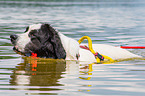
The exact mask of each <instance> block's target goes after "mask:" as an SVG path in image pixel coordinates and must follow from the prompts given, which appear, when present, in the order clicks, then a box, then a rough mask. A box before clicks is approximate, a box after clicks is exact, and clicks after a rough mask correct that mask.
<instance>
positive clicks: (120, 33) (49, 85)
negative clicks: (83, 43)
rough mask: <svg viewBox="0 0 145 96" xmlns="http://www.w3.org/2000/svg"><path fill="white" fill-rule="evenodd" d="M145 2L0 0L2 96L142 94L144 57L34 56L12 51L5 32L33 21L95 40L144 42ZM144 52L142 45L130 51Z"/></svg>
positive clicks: (19, 30)
mask: <svg viewBox="0 0 145 96" xmlns="http://www.w3.org/2000/svg"><path fill="white" fill-rule="evenodd" d="M144 9H145V1H144V0H90V1H89V0H69V1H67V0H35V1H34V0H0V96H25V95H28V96H33V95H34V96H35V95H37V96H46V95H53V96H54V95H58V96H145V61H144V60H130V61H122V62H118V63H113V64H88V63H84V64H79V63H77V62H74V61H60V60H45V59H42V60H39V59H38V60H36V59H33V58H26V57H21V56H20V55H18V54H16V53H15V52H13V50H12V45H11V44H10V39H9V35H11V34H20V33H23V32H24V31H25V28H26V26H28V25H30V24H34V23H50V24H52V26H53V27H55V28H56V29H57V30H58V31H60V32H62V33H63V34H65V35H67V36H69V37H71V38H74V39H76V40H79V38H81V37H82V36H84V35H87V36H90V37H91V39H92V40H93V42H94V43H100V44H110V45H115V46H120V45H145V10H144ZM129 51H131V52H133V53H136V54H139V55H143V56H145V50H144V49H138V50H135V49H134V50H129Z"/></svg>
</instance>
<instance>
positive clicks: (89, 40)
mask: <svg viewBox="0 0 145 96" xmlns="http://www.w3.org/2000/svg"><path fill="white" fill-rule="evenodd" d="M85 39H87V40H88V46H89V49H90V51H91V52H92V53H93V54H95V53H96V52H95V51H94V50H93V48H92V40H91V38H90V37H88V36H83V37H82V38H80V40H79V41H78V42H79V44H81V42H82V41H83V40H85ZM101 55H102V54H101ZM102 56H103V57H104V59H108V60H109V61H110V62H113V61H114V60H113V59H112V58H110V57H108V56H105V55H102ZM96 60H97V63H100V59H99V58H96Z"/></svg>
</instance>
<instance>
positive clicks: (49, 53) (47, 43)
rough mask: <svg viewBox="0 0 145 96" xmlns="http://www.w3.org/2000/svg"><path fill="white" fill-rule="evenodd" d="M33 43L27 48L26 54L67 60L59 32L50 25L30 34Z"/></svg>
mask: <svg viewBox="0 0 145 96" xmlns="http://www.w3.org/2000/svg"><path fill="white" fill-rule="evenodd" d="M29 37H30V38H31V42H30V43H28V44H27V45H26V46H25V54H28V53H36V54H37V56H38V57H44V58H53V59H65V58H66V52H65V50H64V48H63V46H62V43H61V39H60V37H59V35H58V32H57V31H55V29H54V28H52V27H51V26H50V25H49V24H42V25H41V28H40V29H38V30H32V31H31V32H29Z"/></svg>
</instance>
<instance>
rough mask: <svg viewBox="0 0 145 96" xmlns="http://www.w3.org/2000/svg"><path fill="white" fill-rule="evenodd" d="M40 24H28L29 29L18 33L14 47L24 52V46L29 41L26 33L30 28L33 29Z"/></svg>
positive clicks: (38, 27)
mask: <svg viewBox="0 0 145 96" xmlns="http://www.w3.org/2000/svg"><path fill="white" fill-rule="evenodd" d="M41 25H42V24H34V25H30V26H29V30H28V31H27V32H26V33H24V34H19V35H18V40H17V44H16V46H15V47H16V48H17V49H18V50H19V51H21V52H24V48H25V46H26V45H27V44H28V43H29V42H30V41H31V40H30V38H29V36H28V34H29V32H30V31H31V30H35V29H40V27H41Z"/></svg>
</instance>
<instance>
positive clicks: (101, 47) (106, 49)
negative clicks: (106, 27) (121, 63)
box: [79, 44, 141, 62]
mask: <svg viewBox="0 0 145 96" xmlns="http://www.w3.org/2000/svg"><path fill="white" fill-rule="evenodd" d="M92 47H93V49H94V51H95V52H99V53H100V54H103V55H106V56H108V57H110V58H112V59H113V60H120V59H129V58H141V56H138V55H135V54H133V53H131V52H129V51H127V50H125V49H122V48H120V47H115V46H111V45H106V44H93V45H92ZM79 54H80V58H79V61H92V62H95V61H96V59H95V57H94V55H93V54H92V53H91V52H90V51H88V50H85V49H80V51H79Z"/></svg>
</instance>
